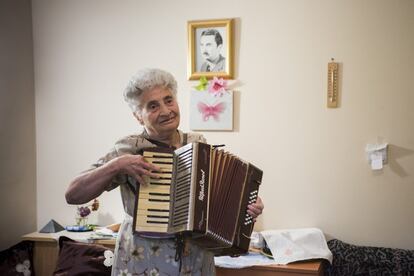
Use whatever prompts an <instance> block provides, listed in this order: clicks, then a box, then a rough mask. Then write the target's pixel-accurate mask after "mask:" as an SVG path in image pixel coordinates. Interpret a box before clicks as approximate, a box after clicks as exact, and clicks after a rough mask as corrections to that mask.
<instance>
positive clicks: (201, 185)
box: [198, 170, 206, 201]
mask: <svg viewBox="0 0 414 276" xmlns="http://www.w3.org/2000/svg"><path fill="white" fill-rule="evenodd" d="M200 172H201V179H200V181H199V183H200V193H199V194H198V199H199V200H201V201H203V200H204V183H205V179H206V173H205V172H204V171H203V170H200Z"/></svg>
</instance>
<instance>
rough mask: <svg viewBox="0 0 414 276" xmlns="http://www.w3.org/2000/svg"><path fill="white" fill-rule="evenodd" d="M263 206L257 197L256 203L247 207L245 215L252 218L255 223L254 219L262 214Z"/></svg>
mask: <svg viewBox="0 0 414 276" xmlns="http://www.w3.org/2000/svg"><path fill="white" fill-rule="evenodd" d="M263 209H264V204H263V201H262V199H261V198H260V197H257V200H256V203H253V204H250V205H249V206H247V213H248V214H249V215H251V216H252V217H253V220H254V221H255V222H256V218H257V217H258V216H259V215H261V214H262V213H263Z"/></svg>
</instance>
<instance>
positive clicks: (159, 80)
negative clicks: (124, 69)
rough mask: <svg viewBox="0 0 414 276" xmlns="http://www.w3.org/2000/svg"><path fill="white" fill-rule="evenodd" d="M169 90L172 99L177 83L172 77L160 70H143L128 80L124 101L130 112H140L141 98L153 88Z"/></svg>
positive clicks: (175, 92)
mask: <svg viewBox="0 0 414 276" xmlns="http://www.w3.org/2000/svg"><path fill="white" fill-rule="evenodd" d="M157 87H163V88H167V89H169V90H170V91H171V92H172V93H173V95H174V97H175V96H176V94H177V82H176V80H175V78H174V76H173V75H171V74H170V73H168V72H167V71H164V70H161V69H143V70H140V71H138V72H137V73H136V74H135V75H133V76H132V78H131V79H130V80H129V82H128V85H127V87H126V88H125V90H124V99H125V101H126V102H127V103H128V105H129V107H130V108H131V109H132V112H140V111H141V108H142V106H141V96H142V94H144V93H145V92H148V91H151V90H152V89H154V88H157Z"/></svg>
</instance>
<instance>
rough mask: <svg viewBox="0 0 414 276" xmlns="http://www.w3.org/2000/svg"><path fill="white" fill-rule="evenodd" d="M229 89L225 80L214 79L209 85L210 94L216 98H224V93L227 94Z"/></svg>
mask: <svg viewBox="0 0 414 276" xmlns="http://www.w3.org/2000/svg"><path fill="white" fill-rule="evenodd" d="M226 88H227V81H226V80H224V79H223V78H217V77H214V78H213V79H212V80H211V81H209V83H208V92H210V93H211V94H213V96H215V97H221V96H223V94H224V92H226Z"/></svg>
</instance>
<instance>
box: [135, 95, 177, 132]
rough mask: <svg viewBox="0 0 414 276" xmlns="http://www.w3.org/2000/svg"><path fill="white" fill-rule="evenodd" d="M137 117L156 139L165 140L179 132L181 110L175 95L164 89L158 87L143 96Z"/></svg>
mask: <svg viewBox="0 0 414 276" xmlns="http://www.w3.org/2000/svg"><path fill="white" fill-rule="evenodd" d="M135 117H136V118H137V119H138V121H139V122H140V123H141V125H143V126H144V127H145V129H146V130H147V132H148V134H149V135H150V136H151V137H154V138H164V137H167V136H169V135H171V134H172V133H173V132H174V131H176V130H177V128H178V125H179V124H180V109H179V107H178V103H177V100H176V98H175V96H174V95H173V93H172V92H171V91H170V90H169V89H167V88H164V87H156V88H154V89H152V90H150V91H146V92H144V93H143V94H142V96H141V112H137V113H135Z"/></svg>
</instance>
